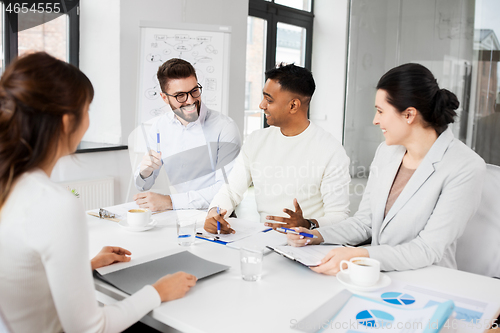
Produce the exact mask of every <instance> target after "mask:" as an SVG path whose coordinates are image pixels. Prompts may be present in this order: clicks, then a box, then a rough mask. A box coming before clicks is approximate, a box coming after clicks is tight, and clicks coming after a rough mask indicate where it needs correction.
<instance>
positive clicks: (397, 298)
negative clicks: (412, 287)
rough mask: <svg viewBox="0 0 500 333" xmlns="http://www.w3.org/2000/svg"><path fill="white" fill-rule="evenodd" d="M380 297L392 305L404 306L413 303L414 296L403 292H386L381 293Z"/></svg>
mask: <svg viewBox="0 0 500 333" xmlns="http://www.w3.org/2000/svg"><path fill="white" fill-rule="evenodd" d="M380 297H381V298H382V299H383V300H384V302H387V303H390V304H394V305H403V306H404V305H410V304H413V303H415V297H413V296H412V295H408V294H403V293H397V292H388V293H383V294H382V295H381V296H380Z"/></svg>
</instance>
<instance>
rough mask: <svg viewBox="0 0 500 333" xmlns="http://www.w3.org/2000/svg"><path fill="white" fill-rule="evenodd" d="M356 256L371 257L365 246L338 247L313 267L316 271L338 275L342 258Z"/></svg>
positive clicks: (347, 258) (346, 258) (349, 258)
mask: <svg viewBox="0 0 500 333" xmlns="http://www.w3.org/2000/svg"><path fill="white" fill-rule="evenodd" d="M355 257H367V258H369V257H370V254H369V253H368V250H367V249H365V248H363V247H338V248H336V249H333V250H331V251H330V252H328V254H327V255H326V256H325V257H324V258H323V259H321V264H319V266H316V267H311V269H312V270H313V271H315V272H316V273H321V274H326V275H337V273H338V272H339V271H340V262H341V261H342V260H347V261H349V260H351V258H355Z"/></svg>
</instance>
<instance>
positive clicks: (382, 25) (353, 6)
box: [344, 0, 500, 178]
mask: <svg viewBox="0 0 500 333" xmlns="http://www.w3.org/2000/svg"><path fill="white" fill-rule="evenodd" d="M471 3H472V4H473V5H472V6H471ZM499 10H500V2H498V1H496V0H475V1H473V2H470V1H466V0H457V1H453V2H447V1H439V0H433V1H425V2H420V1H412V0H402V1H400V0H373V1H363V0H351V1H350V29H349V56H348V66H349V70H348V74H347V89H346V91H347V93H346V104H345V127H344V146H345V148H346V151H347V155H348V156H349V157H350V159H351V176H352V177H354V178H362V177H365V176H366V175H367V172H365V171H367V170H368V168H369V165H370V163H371V161H372V159H373V156H374V154H375V150H376V149H377V147H378V145H379V144H380V142H382V141H383V135H382V134H381V132H380V129H379V128H378V127H377V126H373V125H372V120H373V117H374V114H375V111H374V106H373V105H374V100H375V88H374V86H375V85H376V83H377V81H378V80H379V78H380V77H381V76H382V75H383V74H384V73H385V72H386V71H387V70H389V69H391V68H392V67H395V66H397V65H400V64H403V63H407V62H416V63H420V64H422V65H424V66H426V67H427V68H429V69H430V70H431V72H432V73H433V74H434V76H436V78H437V80H438V83H439V85H440V87H441V88H446V89H448V90H450V91H452V92H453V93H455V95H456V96H457V97H458V99H459V101H460V107H459V108H458V109H457V114H458V117H457V118H456V119H455V123H453V124H451V125H450V127H451V129H452V130H453V133H454V135H455V137H456V138H459V139H460V140H462V141H463V142H464V143H466V144H467V145H468V146H469V147H471V148H472V149H474V150H475V151H476V152H477V153H478V154H479V155H480V156H481V157H483V158H484V160H485V161H486V163H490V164H495V165H500V146H499V145H498V142H500V105H499V104H500V83H499V82H500V70H499V67H498V63H499V62H500V43H499V38H498V36H500V23H499V20H498V12H499ZM415 27H419V28H418V29H415ZM431 46H432V47H431Z"/></svg>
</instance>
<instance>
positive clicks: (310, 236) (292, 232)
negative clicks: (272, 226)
mask: <svg viewBox="0 0 500 333" xmlns="http://www.w3.org/2000/svg"><path fill="white" fill-rule="evenodd" d="M276 230H278V231H281V232H284V233H285V234H295V235H301V236H304V237H308V238H318V236H314V235H313V234H308V233H306V232H297V231H295V230H293V229H290V228H276Z"/></svg>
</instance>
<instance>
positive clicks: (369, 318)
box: [356, 310, 394, 328]
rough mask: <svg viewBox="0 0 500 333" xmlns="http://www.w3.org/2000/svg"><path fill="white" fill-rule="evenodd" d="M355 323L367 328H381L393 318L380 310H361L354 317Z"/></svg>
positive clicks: (390, 322)
mask: <svg viewBox="0 0 500 333" xmlns="http://www.w3.org/2000/svg"><path fill="white" fill-rule="evenodd" d="M356 321H357V322H358V323H359V324H360V325H364V326H367V327H377V328H383V327H385V326H387V325H389V324H392V322H393V321H394V316H392V315H391V314H389V313H387V312H385V311H380V310H363V311H361V312H359V313H358V314H357V315H356Z"/></svg>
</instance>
